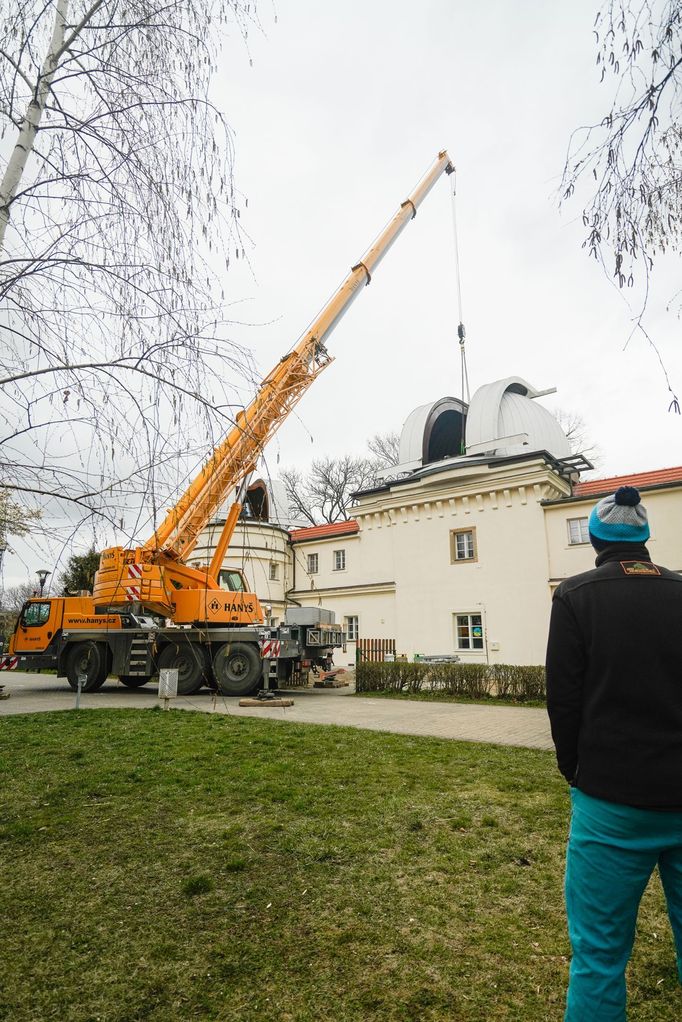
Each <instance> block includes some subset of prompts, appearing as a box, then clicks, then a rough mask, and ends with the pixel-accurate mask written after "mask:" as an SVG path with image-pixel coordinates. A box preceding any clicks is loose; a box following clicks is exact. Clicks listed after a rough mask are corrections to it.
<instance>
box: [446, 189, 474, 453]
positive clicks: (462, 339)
mask: <svg viewBox="0 0 682 1022" xmlns="http://www.w3.org/2000/svg"><path fill="white" fill-rule="evenodd" d="M450 180H451V181H452V230H453V237H454V242H455V276H456V278H457V309H458V314H459V324H458V326H457V337H458V339H459V355H460V375H461V389H460V393H461V398H462V404H467V405H468V404H469V399H470V394H469V371H468V369H467V356H466V329H465V327H464V314H463V312H462V282H461V279H460V273H459V241H458V236H457V174H456V173H453V174H451V175H450ZM460 454H466V444H465V442H464V435H462V439H461V441H460Z"/></svg>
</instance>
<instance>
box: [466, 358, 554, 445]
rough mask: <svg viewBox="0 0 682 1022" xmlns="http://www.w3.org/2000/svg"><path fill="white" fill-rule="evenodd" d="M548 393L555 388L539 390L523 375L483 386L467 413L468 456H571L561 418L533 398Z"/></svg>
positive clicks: (477, 392)
mask: <svg viewBox="0 0 682 1022" xmlns="http://www.w3.org/2000/svg"><path fill="white" fill-rule="evenodd" d="M547 393H551V391H546V390H544V391H538V390H536V389H535V388H534V387H531V385H530V384H529V383H526V381H525V380H522V379H521V377H520V376H509V377H507V379H506V380H496V381H495V382H494V383H487V384H485V385H484V386H483V387H479V388H478V390H477V391H476V393H475V394H474V396H473V397H472V399H471V404H470V405H469V411H468V413H467V420H466V450H467V455H479V456H480V455H494V456H497V457H510V456H513V455H516V454H524V453H528V454H530V452H531V451H547V453H548V454H551V455H552V456H553V457H555V458H567V457H569V456H570V454H571V447H570V444H569V442H568V440H567V438H566V434H565V433H564V431H563V429H562V428H561V426H560V425H559V422H558V420H557V419H556V418H555V417H554V416H553V415H552V413H551V412H549V411H548V410H547V409H546V408H543V407H542V405H539V404H536V403H535V401H533V400H532V399H533V398H536V397H541V396H542V395H543V394H547Z"/></svg>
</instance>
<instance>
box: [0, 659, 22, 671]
mask: <svg viewBox="0 0 682 1022" xmlns="http://www.w3.org/2000/svg"><path fill="white" fill-rule="evenodd" d="M18 663H19V657H18V656H9V655H8V656H0V671H16V669H17V664H18Z"/></svg>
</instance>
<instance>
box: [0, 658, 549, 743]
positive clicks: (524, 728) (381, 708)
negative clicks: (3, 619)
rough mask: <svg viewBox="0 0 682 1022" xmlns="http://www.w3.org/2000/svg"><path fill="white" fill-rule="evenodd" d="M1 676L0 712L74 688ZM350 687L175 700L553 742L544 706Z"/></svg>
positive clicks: (54, 705) (50, 704) (147, 692)
mask: <svg viewBox="0 0 682 1022" xmlns="http://www.w3.org/2000/svg"><path fill="white" fill-rule="evenodd" d="M0 684H4V685H5V686H6V688H5V691H9V692H10V698H9V699H4V700H0V717H3V716H7V715H9V714H15V713H38V712H41V711H46V710H68V709H72V708H73V707H74V705H75V694H74V692H72V690H71V689H70V688H69V686H68V684H67V682H66V680H65V679H64V678H55V677H54V675H48V674H20V673H16V674H15V673H10V672H2V673H1V674H0ZM352 692H353V690H352V688H339V689H297V690H295V691H294V692H292V693H291V696H292V697H293V699H294V705H293V706H290V707H286V708H284V707H273V706H270V707H268V706H263V707H243V706H239V705H238V703H239V700H238V699H226V698H223V697H222V696H219V697H217V698H215V699H214V696H213V694H212V693H211V692H208V691H206V690H204V691H202V692H199V693H198V694H197V695H195V696H185V697H181V698H179V699H177V700H175V703H174V706H175V707H177V708H180V709H186V710H199V711H201V712H203V713H227V714H231V715H233V716H235V717H266V718H273V719H275V720H292V721H297V722H300V723H305V724H340V725H343V726H347V727H359V728H366V729H367V730H369V731H393V732H395V733H397V734H404V735H432V736H434V737H436V738H456V739H460V740H462V741H468V742H493V743H496V744H500V745H519V746H525V747H527V748H531V749H551V748H552V740H551V737H550V732H549V723H548V720H547V714H546V713H545V711H544V710H542V709H524V708H523V707H512V706H479V705H474V704H465V703H429V702H421V701H419V700H414V701H403V700H398V699H371V698H367V697H363V698H358V699H353V698H348V697H349V696H351V695H352ZM157 702H158V698H157V692H156V685H154V684H153V683H152V684H149V685H145V687H144V688H141V689H127V688H125V687H124V686H123V685H121V684H120V683H119V682H117V681H114V680H113V679H112V680H111V681H108V682H107V683H106V684H105V685H104V687H103V688H102V689H101V690H100V691H99V692H94V693H92V694H91V695H82V696H81V707H82V708H83V709H104V708H106V709H111V708H120V707H137V708H142V707H150V706H155V705H156V704H157Z"/></svg>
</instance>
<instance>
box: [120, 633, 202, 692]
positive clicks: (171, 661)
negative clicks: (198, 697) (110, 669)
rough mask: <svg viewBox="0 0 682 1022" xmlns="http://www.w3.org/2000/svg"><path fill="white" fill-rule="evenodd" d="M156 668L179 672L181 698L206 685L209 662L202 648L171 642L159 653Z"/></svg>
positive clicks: (187, 643)
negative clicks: (173, 669)
mask: <svg viewBox="0 0 682 1022" xmlns="http://www.w3.org/2000/svg"><path fill="white" fill-rule="evenodd" d="M156 666H157V668H158V669H159V670H163V669H164V668H167V667H170V668H171V669H172V668H175V669H176V670H177V672H178V695H179V696H192V695H194V693H195V692H198V691H199V689H200V688H201V687H202V685H205V684H206V675H207V673H208V662H207V659H206V654H205V652H204V650H203V649H202V647H201V646H194V645H192V644H191V643H189V642H171V643H169V644H168V645H167V646H164V647H163V649H162V650H161V652H160V653H159V655H158V657H157V661H156ZM121 680H122V679H121Z"/></svg>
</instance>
